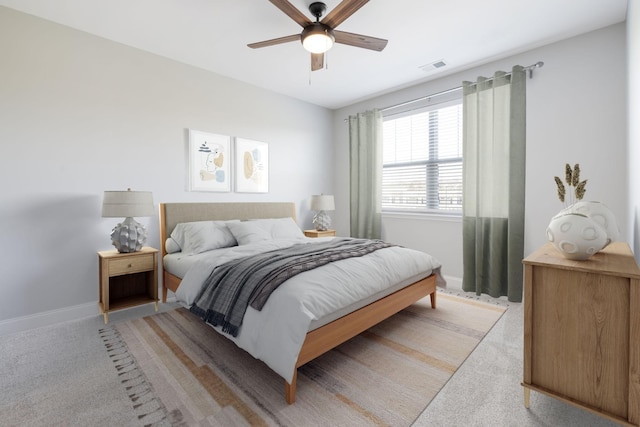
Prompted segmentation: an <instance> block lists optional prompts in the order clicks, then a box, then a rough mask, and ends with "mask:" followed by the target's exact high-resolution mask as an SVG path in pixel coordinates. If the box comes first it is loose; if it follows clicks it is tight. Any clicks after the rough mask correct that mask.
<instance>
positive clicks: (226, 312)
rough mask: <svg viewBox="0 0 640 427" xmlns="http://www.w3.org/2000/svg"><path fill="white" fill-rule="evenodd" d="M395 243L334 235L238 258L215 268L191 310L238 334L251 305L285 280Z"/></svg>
mask: <svg viewBox="0 0 640 427" xmlns="http://www.w3.org/2000/svg"><path fill="white" fill-rule="evenodd" d="M390 246H392V245H391V244H389V243H386V242H383V241H381V240H367V239H351V238H341V239H339V238H338V239H332V240H330V241H327V242H319V243H300V244H295V245H293V246H290V247H288V248H284V249H277V250H274V251H270V252H265V253H261V254H258V255H253V256H249V257H245V258H240V259H237V260H232V261H229V262H227V263H225V264H222V265H219V266H217V267H216V268H214V269H213V271H212V272H211V274H210V275H209V277H208V279H207V280H206V281H205V284H204V286H203V287H202V290H201V291H200V294H199V295H198V297H197V298H196V300H195V303H194V304H193V305H192V306H191V312H192V313H194V314H196V315H197V316H198V317H200V318H202V319H203V320H204V321H205V322H207V323H209V324H211V325H213V326H219V325H220V326H221V327H222V331H223V332H225V333H228V334H230V335H232V336H234V337H235V336H237V335H238V332H239V329H240V326H241V325H242V319H243V317H244V314H245V312H246V310H247V307H248V306H249V305H251V307H253V308H255V309H256V310H261V309H262V307H263V306H264V304H265V303H266V301H267V299H268V298H269V295H271V293H272V292H273V291H274V290H275V289H276V288H277V287H278V286H280V284H281V283H283V282H284V281H285V280H287V279H289V278H291V277H293V276H295V275H296V274H299V273H302V272H304V271H308V270H312V269H314V268H316V267H320V266H322V265H325V264H328V263H330V262H333V261H338V260H341V259H346V258H353V257H359V256H363V255H366V254H368V253H371V252H374V251H376V250H378V249H382V248H386V247H390Z"/></svg>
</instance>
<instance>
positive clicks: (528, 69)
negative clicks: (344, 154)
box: [345, 61, 544, 120]
mask: <svg viewBox="0 0 640 427" xmlns="http://www.w3.org/2000/svg"><path fill="white" fill-rule="evenodd" d="M543 65H544V62H542V61H538V62H536V63H535V64H532V65H529V66H527V67H524V70H525V71H529V78H530V79H531V78H533V70H534V69H535V68H541V67H542V66H543ZM507 75H511V73H507ZM487 80H493V78H489V79H487ZM461 89H462V86H457V87H453V88H451V89H447V90H443V91H440V92H437V93H433V94H431V95H427V96H422V97H420V98H416V99H412V100H411V101H406V102H401V103H400V104H396V105H389V106H388V107H384V108H381V109H380V111H386V110H391V109H393V108H398V107H404V106H405V105H409V104H413V103H414V102H418V101H424V100H425V99H430V98H433V97H436V96H442V95H446V94H448V93H451V92H456V91H459V90H461ZM345 120H346V119H345Z"/></svg>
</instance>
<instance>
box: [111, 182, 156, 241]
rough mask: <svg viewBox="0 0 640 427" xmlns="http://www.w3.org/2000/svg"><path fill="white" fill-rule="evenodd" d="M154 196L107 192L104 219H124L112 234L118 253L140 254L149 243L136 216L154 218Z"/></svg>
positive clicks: (145, 192)
mask: <svg viewBox="0 0 640 427" xmlns="http://www.w3.org/2000/svg"><path fill="white" fill-rule="evenodd" d="M153 212H154V210H153V195H152V194H151V192H150V191H131V189H130V188H129V189H128V190H127V191H105V192H104V198H103V201H102V217H103V218H114V217H124V218H125V220H124V221H122V222H121V223H119V224H118V225H116V226H115V227H114V228H113V231H112V232H111V241H112V242H113V246H115V247H116V249H117V250H118V252H123V253H127V252H138V251H139V250H140V249H142V246H143V245H144V244H145V242H146V241H147V230H146V229H145V228H144V226H143V225H142V224H140V223H139V222H137V221H136V220H135V219H133V217H134V216H138V217H140V216H153Z"/></svg>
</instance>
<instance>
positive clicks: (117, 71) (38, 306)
mask: <svg viewBox="0 0 640 427" xmlns="http://www.w3.org/2000/svg"><path fill="white" fill-rule="evenodd" d="M0 58H2V65H1V66H0V143H1V144H2V155H1V156H0V183H1V184H0V185H1V186H2V190H1V191H0V224H2V245H1V249H0V271H1V272H2V274H1V276H0V277H1V279H0V280H2V284H1V286H0V288H1V289H2V298H0V333H2V331H3V328H4V330H11V329H12V328H14V329H15V324H16V322H17V321H18V320H20V321H26V320H33V321H32V322H30V323H29V322H27V323H29V324H30V325H32V326H37V325H38V324H40V323H42V322H48V321H52V320H65V319H67V318H75V317H78V316H80V315H94V314H95V315H97V305H96V303H97V301H98V261H97V255H96V251H98V250H105V249H110V248H112V247H111V242H110V239H109V233H110V232H111V229H112V228H113V226H114V225H115V224H116V223H117V222H118V220H117V219H115V218H104V219H103V218H101V216H100V214H101V203H102V194H103V191H104V190H124V189H126V188H127V187H131V188H133V189H135V190H149V191H152V192H153V196H154V201H155V202H156V204H157V203H159V202H169V201H171V202H179V201H293V202H295V203H296V204H297V205H298V222H299V224H300V225H301V226H302V227H307V228H309V227H311V217H312V215H311V213H310V212H309V211H308V207H307V205H306V203H308V202H307V199H308V197H309V196H310V195H311V194H318V193H321V192H324V193H331V192H332V189H333V186H332V184H333V180H332V173H331V170H332V167H331V160H332V159H333V153H332V150H333V146H332V144H331V137H332V134H331V128H332V122H331V113H330V111H329V110H327V109H324V108H320V107H317V106H314V105H311V104H307V103H303V102H301V101H298V100H294V99H291V98H288V97H285V96H281V95H277V94H274V93H272V92H268V91H265V90H262V89H258V88H256V87H253V86H250V85H247V84H244V83H241V82H238V81H235V80H232V79H228V78H224V77H222V76H219V75H216V74H212V73H210V72H207V71H204V70H201V69H197V68H194V67H190V66H187V65H184V64H181V63H177V62H174V61H170V60H167V59H164V58H161V57H158V56H155V55H151V54H148V53H145V52H142V51H139V50H136V49H133V48H129V47H126V46H123V45H120V44H117V43H114V42H111V41H108V40H105V39H101V38H98V37H94V36H91V35H88V34H86V33H83V32H80V31H76V30H73V29H70V28H68V27H63V26H60V25H57V24H53V23H50V22H47V21H44V20H41V19H37V18H34V17H32V16H29V15H26V14H22V13H19V12H16V11H13V10H11V9H7V8H3V7H0ZM189 128H193V129H197V130H201V131H207V132H214V133H221V134H226V135H232V136H242V137H246V138H250V139H257V140H261V141H266V142H268V143H269V155H270V191H269V193H268V194H236V193H193V192H188V191H187V165H188V162H187V157H186V147H187V143H188V137H187V129H189ZM292 177H295V179H292ZM139 220H140V221H141V222H143V223H145V224H146V225H147V226H148V231H149V241H148V243H149V244H150V245H152V246H155V247H159V246H158V245H159V241H158V240H159V237H158V233H159V232H158V218H157V216H155V217H152V218H140V219H139ZM42 313H44V314H42ZM35 314H39V315H38V316H34V315H35ZM25 316H26V317H27V318H26V319H25ZM30 316H31V317H30ZM32 317H33V318H32ZM8 319H11V320H8ZM16 319H17V320H16ZM34 319H35V320H34ZM3 321H4V322H3ZM23 323H24V322H23Z"/></svg>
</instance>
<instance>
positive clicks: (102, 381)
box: [0, 289, 617, 427]
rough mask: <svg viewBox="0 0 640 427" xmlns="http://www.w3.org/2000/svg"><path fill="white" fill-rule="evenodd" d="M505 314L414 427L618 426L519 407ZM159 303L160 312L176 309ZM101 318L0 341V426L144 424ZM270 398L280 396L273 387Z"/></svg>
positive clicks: (518, 365) (518, 374)
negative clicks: (108, 348) (117, 366)
mask: <svg viewBox="0 0 640 427" xmlns="http://www.w3.org/2000/svg"><path fill="white" fill-rule="evenodd" d="M450 291H451V292H454V291H455V292H459V293H460V294H461V295H462V296H465V297H468V298H473V299H480V300H488V301H492V302H493V303H496V301H497V302H498V303H500V304H503V305H509V309H508V310H507V311H506V312H505V313H504V314H503V315H502V317H501V318H500V320H498V322H497V323H496V325H495V326H494V327H493V328H492V329H491V331H490V332H489V333H488V334H487V335H486V336H485V338H484V339H483V340H482V342H480V344H479V345H478V346H477V348H476V349H475V350H474V351H473V353H472V354H471V355H470V356H469V357H468V358H467V360H466V361H465V362H464V363H463V364H462V366H461V367H460V368H459V369H458V370H457V371H456V373H455V374H454V375H453V376H452V377H451V379H450V380H449V381H448V382H447V384H446V385H445V386H444V387H443V388H442V389H441V390H440V392H439V393H438V394H437V395H436V397H434V398H433V400H432V401H431V403H430V404H429V405H428V406H427V408H426V409H425V411H423V413H422V414H421V415H420V416H419V417H418V419H417V420H416V421H415V423H414V424H413V425H414V426H418V427H422V426H425V427H426V426H429V427H432V426H435V427H441V426H443V427H444V426H446V427H467V426H483V427H484V426H491V427H493V426H497V427H503V426H507V427H512V426H513V427H516V426H517V427H521V426H522V427H537V426H554V427H555V426H562V427H565V426H567V427H574V426H575V427H578V426H589V427H614V426H616V425H617V424H615V423H613V422H611V421H608V420H605V419H604V418H601V417H599V416H597V415H594V414H591V413H590V412H587V411H584V410H581V409H578V408H575V407H573V406H571V405H568V404H565V403H563V402H560V401H558V400H556V399H553V398H551V397H548V396H545V395H542V394H540V393H535V392H532V393H531V407H530V409H528V410H527V409H525V408H524V405H523V394H522V393H523V392H522V387H521V386H520V382H521V381H522V342H523V307H522V304H518V303H507V302H506V300H502V299H500V300H493V299H492V298H490V297H486V296H483V297H479V298H478V297H476V296H475V295H473V294H469V293H465V292H462V291H459V290H454V289H450ZM177 307H178V305H177V304H176V303H168V304H161V305H160V311H168V310H173V309H175V308H177ZM152 313H153V306H152V305H144V306H140V307H134V308H131V309H127V310H120V311H115V312H113V313H111V314H110V315H109V319H110V325H113V324H117V323H121V322H124V321H127V320H131V319H137V318H140V317H142V316H146V315H149V314H152ZM102 328H104V324H103V322H102V316H101V315H98V313H97V310H96V315H95V316H93V317H89V318H86V319H81V320H77V321H72V322H67V323H62V324H56V325H52V326H48V327H43V328H38V329H33V330H29V331H24V332H19V333H15V334H10V335H3V336H0V425H2V426H3V427H4V426H99V427H101V426H114V425H115V426H122V427H128V426H143V425H145V422H144V420H138V419H137V414H136V412H135V410H134V409H133V407H132V404H131V401H130V399H129V398H128V397H127V395H126V393H123V389H122V384H121V383H120V378H119V376H118V375H117V371H116V369H115V368H114V364H113V362H112V361H111V358H109V356H108V353H107V352H106V351H105V346H104V343H103V342H102V339H101V338H100V336H99V335H98V330H99V329H102ZM276 388H277V392H278V393H280V392H281V388H280V387H279V386H277V387H276Z"/></svg>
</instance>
